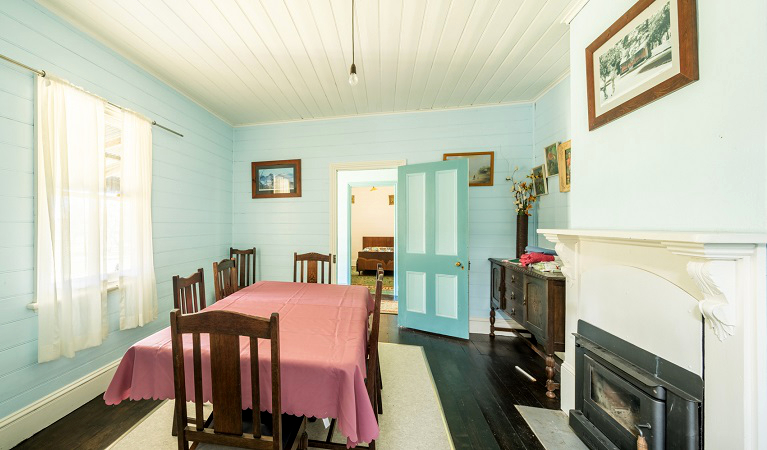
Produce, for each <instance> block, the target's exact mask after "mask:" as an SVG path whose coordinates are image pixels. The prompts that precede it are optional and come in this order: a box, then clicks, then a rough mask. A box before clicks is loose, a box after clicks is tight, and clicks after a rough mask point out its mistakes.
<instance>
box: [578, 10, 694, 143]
mask: <svg viewBox="0 0 767 450" xmlns="http://www.w3.org/2000/svg"><path fill="white" fill-rule="evenodd" d="M695 1H696V0H639V1H638V2H637V3H636V4H634V6H632V7H631V9H629V10H628V12H626V14H624V15H623V16H622V17H621V18H620V19H618V20H617V21H616V22H615V23H614V24H612V26H610V28H608V29H607V30H606V31H605V32H604V33H602V35H601V36H599V37H598V38H597V39H596V40H595V41H594V42H592V43H591V45H589V46H588V48H586V89H587V92H588V103H589V106H588V108H589V111H588V113H589V130H593V129H595V128H597V127H600V126H602V125H604V124H606V123H608V122H611V121H613V120H615V119H617V118H619V117H621V116H623V115H625V114H628V113H630V112H632V111H634V110H635V109H638V108H640V107H642V106H644V105H646V104H648V103H650V102H652V101H654V100H657V99H659V98H661V97H663V96H664V95H666V94H669V93H671V92H672V91H675V90H677V89H679V88H681V87H683V86H685V85H687V84H689V83H692V82H693V81H695V80H697V79H698V40H697V36H698V32H697V23H696V12H695Z"/></svg>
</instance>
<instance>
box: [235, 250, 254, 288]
mask: <svg viewBox="0 0 767 450" xmlns="http://www.w3.org/2000/svg"><path fill="white" fill-rule="evenodd" d="M229 257H230V258H233V259H234V260H235V263H236V264H237V286H238V287H239V288H240V289H242V288H244V287H245V286H250V285H251V284H253V283H255V282H256V249H255V247H254V248H249V249H247V250H238V249H236V248H231V247H230V248H229Z"/></svg>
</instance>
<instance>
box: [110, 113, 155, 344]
mask: <svg viewBox="0 0 767 450" xmlns="http://www.w3.org/2000/svg"><path fill="white" fill-rule="evenodd" d="M122 128H123V129H122V139H123V151H122V171H121V174H120V267H119V271H120V281H119V285H120V329H121V330H124V329H127V328H135V327H137V326H139V327H140V326H143V325H144V324H146V323H148V322H151V321H153V320H154V319H156V318H157V285H156V283H155V274H154V255H153V250H152V124H151V123H149V121H147V120H146V119H144V118H142V117H140V116H138V115H136V114H133V113H131V112H128V111H126V112H125V113H124V114H123V127H122Z"/></svg>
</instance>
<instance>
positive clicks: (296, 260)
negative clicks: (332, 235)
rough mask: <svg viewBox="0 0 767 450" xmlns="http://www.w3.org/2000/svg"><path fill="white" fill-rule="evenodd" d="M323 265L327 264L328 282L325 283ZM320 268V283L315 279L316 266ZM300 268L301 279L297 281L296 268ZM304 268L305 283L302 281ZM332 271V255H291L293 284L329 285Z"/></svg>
mask: <svg viewBox="0 0 767 450" xmlns="http://www.w3.org/2000/svg"><path fill="white" fill-rule="evenodd" d="M325 263H327V264H328V281H327V283H326V282H325ZM318 264H319V265H320V266H321V276H322V278H321V281H320V279H318V278H317V272H318V269H317V265H318ZM299 266H300V267H301V279H300V280H299V279H298V272H299V270H298V267H299ZM304 267H306V281H304ZM332 270H333V254H332V253H328V254H327V255H321V254H319V253H303V254H300V255H299V254H298V253H293V282H294V283H298V282H301V283H317V282H321V283H322V284H330V283H331V280H332V277H331V276H330V275H331V271H332Z"/></svg>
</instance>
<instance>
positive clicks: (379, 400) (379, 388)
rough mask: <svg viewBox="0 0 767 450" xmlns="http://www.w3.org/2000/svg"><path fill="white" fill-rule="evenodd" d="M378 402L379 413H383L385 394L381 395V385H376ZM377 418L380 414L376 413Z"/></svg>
mask: <svg viewBox="0 0 767 450" xmlns="http://www.w3.org/2000/svg"><path fill="white" fill-rule="evenodd" d="M376 404H377V405H378V414H383V396H382V395H381V385H380V384H377V385H376ZM376 418H378V416H377V415H376Z"/></svg>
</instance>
